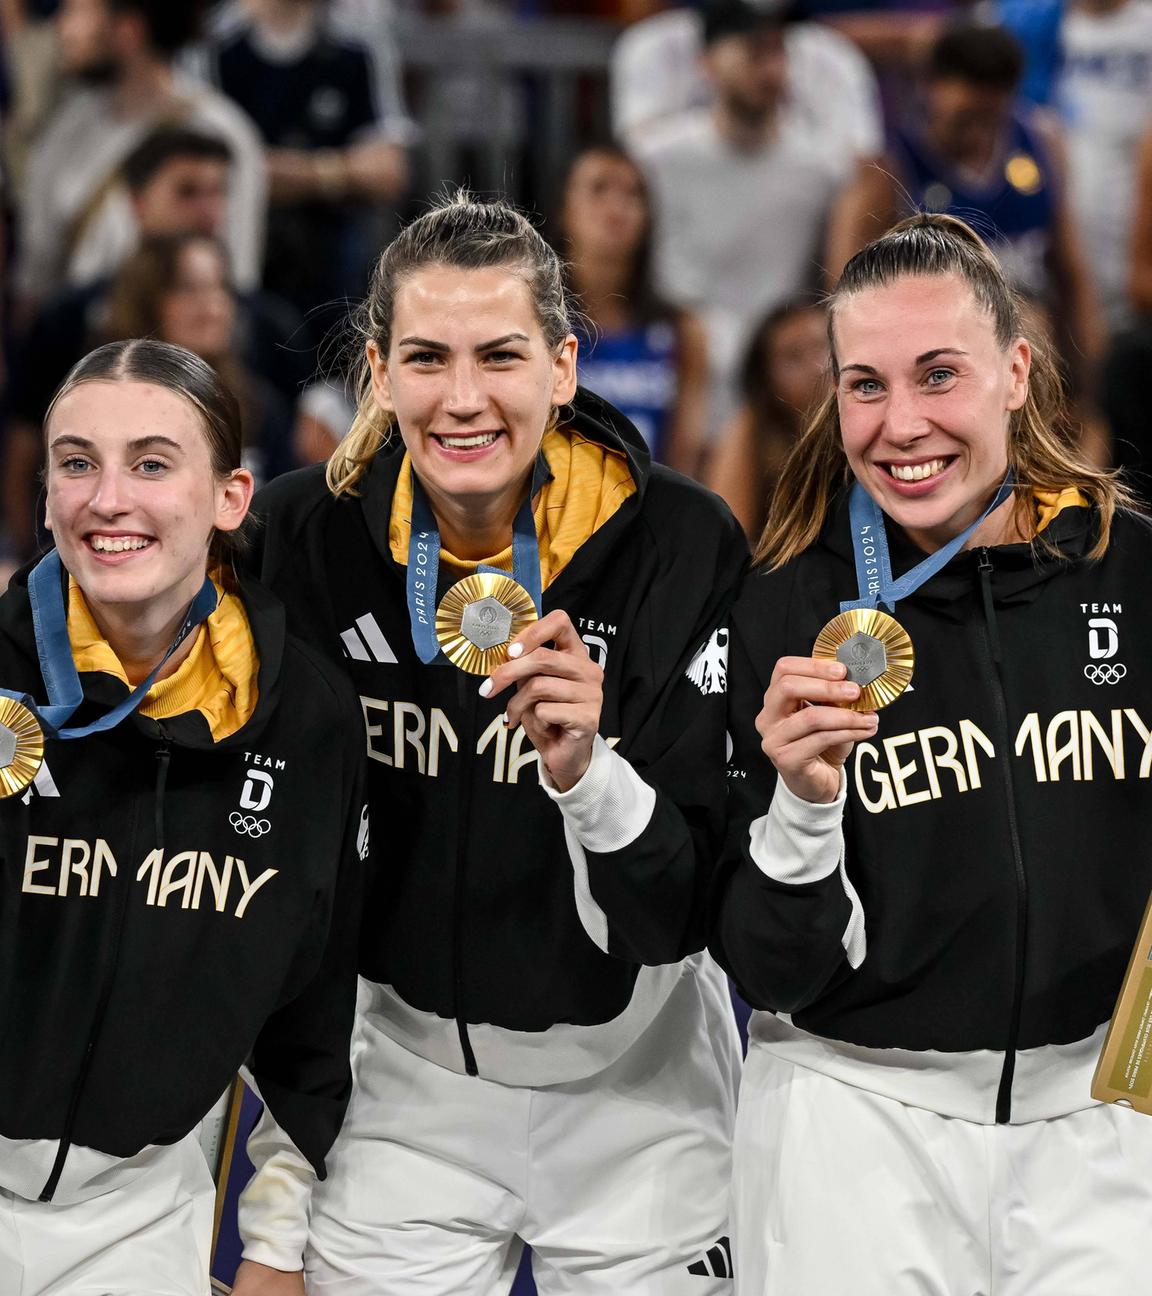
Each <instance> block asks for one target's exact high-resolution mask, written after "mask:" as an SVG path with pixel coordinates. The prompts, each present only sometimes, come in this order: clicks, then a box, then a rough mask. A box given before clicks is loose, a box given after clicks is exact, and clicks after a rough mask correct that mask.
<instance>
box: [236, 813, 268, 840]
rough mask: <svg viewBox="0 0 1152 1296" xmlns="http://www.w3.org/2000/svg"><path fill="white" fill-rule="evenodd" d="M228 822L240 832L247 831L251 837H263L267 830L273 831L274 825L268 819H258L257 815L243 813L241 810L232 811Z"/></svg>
mask: <svg viewBox="0 0 1152 1296" xmlns="http://www.w3.org/2000/svg"><path fill="white" fill-rule="evenodd" d="M228 822H229V823H230V824H231V825H232V827H233V828H235V829H236V831H237V832H238V833H246V834H247V835H248V836H249V837H263V836H264V834H265V833H266V832H271V831H272V825H271V824H270V823H269V822H268V820H267V819H257V818H256V816H255V815H242V814H241V813H240V811H239V810H233V811H232V813H231V814H230V815H229V816H228Z"/></svg>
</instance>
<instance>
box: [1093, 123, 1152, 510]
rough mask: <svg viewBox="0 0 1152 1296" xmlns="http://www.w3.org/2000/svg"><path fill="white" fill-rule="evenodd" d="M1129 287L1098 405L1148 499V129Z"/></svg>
mask: <svg viewBox="0 0 1152 1296" xmlns="http://www.w3.org/2000/svg"><path fill="white" fill-rule="evenodd" d="M1135 197H1136V203H1135V213H1134V217H1133V221H1132V242H1131V253H1132V259H1131V269H1130V274H1129V281H1128V289H1129V294H1130V296H1129V300H1130V302H1131V305H1132V310H1133V320H1132V323H1131V324H1130V325H1129V327H1128V328H1126V329H1123V330H1122V331H1121V332H1120V333H1118V334H1117V335H1116V337H1115V338H1114V339H1113V341H1112V345H1111V346H1110V347H1109V350H1108V355H1107V357H1106V358H1105V361H1104V366H1103V371H1102V373H1101V382H1100V404H1101V408H1102V409H1103V412H1104V417H1105V418H1106V420H1107V422H1108V427H1109V430H1110V432H1111V435H1112V461H1113V463H1114V464H1115V465H1116V466H1117V467H1119V468H1124V469H1125V470H1126V471H1127V472H1128V473H1129V474H1130V475H1131V476H1132V477H1133V479H1134V483H1135V486H1136V489H1137V491H1138V493H1139V494H1140V495H1141V496H1142V497H1143V498H1144V499H1145V500H1146V501H1152V429H1150V428H1149V425H1148V372H1149V370H1150V369H1152V129H1148V130H1146V131H1145V133H1144V137H1143V139H1142V140H1141V142H1140V148H1139V152H1138V154H1137V170H1136V181H1135Z"/></svg>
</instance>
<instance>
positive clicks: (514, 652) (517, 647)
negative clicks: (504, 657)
mask: <svg viewBox="0 0 1152 1296" xmlns="http://www.w3.org/2000/svg"><path fill="white" fill-rule="evenodd" d="M523 653H524V645H523V644H522V643H514V644H509V645H508V656H509V657H512V658H516V657H520V656H522V655H523Z"/></svg>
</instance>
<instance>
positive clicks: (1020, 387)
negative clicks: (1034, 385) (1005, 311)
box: [1005, 337, 1032, 410]
mask: <svg viewBox="0 0 1152 1296" xmlns="http://www.w3.org/2000/svg"><path fill="white" fill-rule="evenodd" d="M1009 366H1010V370H1009V371H1010V373H1011V383H1010V386H1009V389H1008V403H1007V405H1006V407H1005V408H1006V409H1008V410H1018V409H1020V408H1022V406H1023V404H1024V402H1025V401H1026V400H1027V399H1028V375H1029V373H1031V371H1032V347H1031V346H1030V345H1029V343H1028V339H1027V338H1023V337H1018V338H1017V339H1016V340H1015V342H1013V343H1012V345H1011V347H1010V348H1009Z"/></svg>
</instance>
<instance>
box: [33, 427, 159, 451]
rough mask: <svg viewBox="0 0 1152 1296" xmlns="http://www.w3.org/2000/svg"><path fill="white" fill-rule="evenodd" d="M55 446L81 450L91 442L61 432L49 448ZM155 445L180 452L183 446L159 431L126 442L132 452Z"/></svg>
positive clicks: (88, 448) (72, 434)
mask: <svg viewBox="0 0 1152 1296" xmlns="http://www.w3.org/2000/svg"><path fill="white" fill-rule="evenodd" d="M57 446H76V447H78V448H79V449H81V450H91V449H92V448H93V443H92V442H91V441H89V440H88V438H87V437H82V436H77V435H76V434H75V433H74V432H62V433H61V434H60V435H59V436H58V437H55V438H53V440H52V444H51V447H50V448H51V449H53V450H55V449H56V448H57ZM155 446H165V447H167V448H168V449H169V450H175V451H177V452H178V453H180V454H183V452H184V447H183V446H182V445H181V444H180V442H179V441H173V440H172V438H171V437H166V436H161V435H160V434H159V433H153V434H152V435H151V436H146V437H137V438H136V440H135V441H129V442H128V449H129V450H131V451H134V452H139V451H141V450H151V449H152V448H153V447H155Z"/></svg>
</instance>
